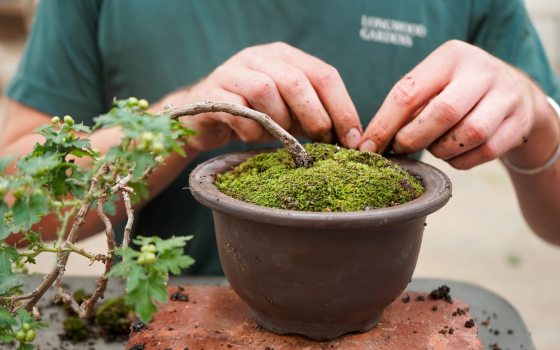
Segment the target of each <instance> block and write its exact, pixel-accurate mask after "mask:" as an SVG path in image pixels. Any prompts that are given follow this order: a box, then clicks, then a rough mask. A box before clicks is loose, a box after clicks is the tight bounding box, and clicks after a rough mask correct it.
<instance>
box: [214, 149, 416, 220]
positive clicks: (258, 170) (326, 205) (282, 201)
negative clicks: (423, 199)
mask: <svg viewBox="0 0 560 350" xmlns="http://www.w3.org/2000/svg"><path fill="white" fill-rule="evenodd" d="M305 149H306V150H307V152H308V153H309V155H310V156H311V157H312V158H313V160H314V164H313V166H312V167H309V168H295V167H294V162H293V160H292V158H291V156H290V155H289V154H288V152H287V151H286V150H284V149H279V150H277V151H275V152H271V153H262V154H259V155H257V156H255V157H252V158H250V159H248V160H247V161H245V162H244V163H242V164H240V165H239V166H237V167H235V168H233V169H231V170H230V171H228V172H226V173H224V174H220V175H218V176H217V178H216V182H215V185H216V186H217V187H218V189H219V190H220V191H222V192H223V193H225V194H227V195H229V196H232V197H234V198H237V199H239V200H242V201H246V202H249V203H253V204H256V205H260V206H265V207H271V208H281V209H290V210H300V211H317V212H321V211H333V212H345V211H361V210H369V209H375V208H384V207H390V206H394V205H398V204H402V203H406V202H409V201H411V200H413V199H415V198H417V197H419V196H420V195H421V194H422V193H423V192H424V188H423V186H422V182H421V181H420V180H418V179H416V178H415V177H414V176H412V175H410V174H409V173H408V172H406V171H405V170H404V169H402V168H401V167H400V166H398V165H397V164H395V163H394V162H392V161H390V160H388V159H387V158H384V157H382V156H380V155H378V154H375V153H368V152H360V151H356V150H350V149H345V148H341V147H338V146H334V145H327V144H318V143H313V144H307V145H305Z"/></svg>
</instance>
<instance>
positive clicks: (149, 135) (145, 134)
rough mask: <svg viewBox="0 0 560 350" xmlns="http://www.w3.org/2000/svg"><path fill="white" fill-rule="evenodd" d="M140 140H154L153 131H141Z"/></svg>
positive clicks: (149, 141)
mask: <svg viewBox="0 0 560 350" xmlns="http://www.w3.org/2000/svg"><path fill="white" fill-rule="evenodd" d="M141 138H142V141H146V142H147V143H151V142H152V141H154V133H152V132H151V131H145V132H143V133H142V136H141Z"/></svg>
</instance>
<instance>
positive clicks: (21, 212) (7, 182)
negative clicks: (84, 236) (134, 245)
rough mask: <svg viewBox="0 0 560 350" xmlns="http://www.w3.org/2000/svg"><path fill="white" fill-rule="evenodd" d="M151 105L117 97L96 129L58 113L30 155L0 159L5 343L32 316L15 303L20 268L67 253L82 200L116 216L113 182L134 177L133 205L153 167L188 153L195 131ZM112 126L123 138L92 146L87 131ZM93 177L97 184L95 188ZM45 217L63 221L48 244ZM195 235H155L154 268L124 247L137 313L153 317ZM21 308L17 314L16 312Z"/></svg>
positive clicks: (186, 261)
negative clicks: (19, 243)
mask: <svg viewBox="0 0 560 350" xmlns="http://www.w3.org/2000/svg"><path fill="white" fill-rule="evenodd" d="M148 106H149V105H148V103H147V101H145V100H140V101H138V100H137V99H136V98H134V97H131V98H129V99H125V100H114V103H113V108H112V109H111V110H110V111H109V112H108V113H107V114H104V115H102V116H99V117H98V118H96V119H95V125H94V126H93V128H90V127H88V126H86V125H83V124H76V123H75V122H74V120H73V119H72V117H70V116H65V117H64V118H60V117H57V116H55V117H53V118H52V120H51V123H48V124H45V125H43V126H41V127H39V128H38V129H36V130H35V133H36V134H38V135H41V136H42V141H41V142H38V143H37V144H36V145H35V146H34V148H33V150H32V151H31V152H30V153H29V154H27V155H25V156H23V157H21V158H20V159H19V160H17V161H14V158H13V157H1V158H0V342H4V341H10V339H13V334H15V333H14V329H15V328H17V327H18V324H19V323H21V321H18V320H20V319H22V318H26V319H27V316H29V317H31V316H30V315H29V314H28V313H25V311H23V309H22V308H20V307H17V306H18V305H17V302H16V303H15V304H13V303H12V302H11V301H9V300H10V297H13V296H15V295H17V294H19V293H21V285H22V283H21V280H20V278H19V277H18V275H17V272H24V271H25V270H26V267H25V264H28V263H35V258H36V256H37V255H39V254H41V253H44V252H52V253H56V254H59V255H60V254H62V253H66V252H68V249H67V248H65V247H64V241H65V240H64V236H65V234H66V232H67V228H68V226H69V223H71V222H72V219H74V217H75V215H76V213H77V212H78V209H79V208H80V207H81V206H83V205H86V206H87V207H88V208H90V209H91V208H92V207H93V206H95V203H96V201H97V199H100V198H102V199H103V201H104V206H103V210H104V212H105V213H106V214H109V215H112V214H114V213H115V205H116V203H117V201H118V200H119V197H118V195H117V194H116V193H114V191H113V190H112V187H113V186H114V185H115V184H116V183H117V182H118V181H119V180H121V179H123V178H125V177H127V176H132V177H131V180H130V181H129V182H128V184H127V186H128V187H131V188H132V189H133V191H134V192H133V193H132V199H133V202H135V201H138V200H139V199H140V198H142V197H147V196H148V190H147V186H146V181H147V175H149V173H150V171H151V170H153V169H155V168H156V167H157V166H158V165H160V164H161V163H162V162H163V161H164V159H165V157H167V156H168V155H170V154H171V153H173V152H176V153H178V154H180V155H181V156H186V155H185V153H184V150H183V146H184V143H185V142H186V141H187V140H188V137H189V136H190V135H193V134H194V132H193V131H192V130H190V129H189V128H187V127H186V126H185V125H184V124H183V123H181V122H180V121H179V120H177V119H173V118H171V117H169V116H168V115H165V114H163V115H156V114H152V113H149V112H148V111H147V108H148ZM108 128H115V129H117V130H120V131H121V132H122V139H121V142H120V143H119V144H117V145H115V146H113V147H111V148H110V149H109V150H108V151H107V152H105V154H104V155H101V154H100V153H99V152H98V151H97V150H95V149H93V148H92V145H91V141H90V139H89V136H90V135H91V134H92V133H93V132H95V131H98V130H100V129H108ZM131 169H132V171H131ZM8 170H9V171H8ZM94 180H95V181H94ZM94 182H95V183H97V187H96V189H95V190H92V188H93V187H92V183H94ZM46 215H52V216H53V217H54V218H56V219H57V220H58V222H59V224H60V225H59V227H58V229H57V234H58V240H57V241H56V242H55V243H54V244H53V245H49V246H47V245H46V244H45V243H44V242H43V241H42V239H41V232H35V231H34V230H36V229H37V226H35V225H36V224H37V223H39V222H40V221H41V220H42V218H43V217H45V216H46ZM14 233H21V234H23V236H24V239H22V240H25V241H26V244H27V248H26V250H25V251H20V252H18V250H17V249H16V248H14V247H12V246H8V245H7V244H6V243H5V240H6V239H7V238H8V237H9V236H10V235H12V234H14ZM189 239H190V238H189V237H181V238H175V239H172V240H170V241H162V240H160V239H157V238H152V239H151V241H150V242H152V243H153V244H154V245H155V246H156V247H157V257H158V261H157V262H156V263H154V264H153V265H151V266H138V264H136V263H135V262H134V261H135V259H136V255H135V254H136V253H135V252H134V251H133V250H131V249H130V248H127V249H124V250H122V251H119V252H118V254H121V255H122V256H123V258H125V259H124V260H123V262H122V263H121V264H117V266H115V267H116V270H115V272H114V273H113V272H112V275H113V276H120V275H121V276H122V275H123V274H122V273H119V271H121V272H122V271H125V270H126V271H129V270H130V271H131V272H132V276H128V277H129V278H128V279H129V286H128V289H129V291H131V293H132V296H131V297H130V298H131V299H130V300H136V301H139V302H140V303H139V306H138V311H139V312H141V316H142V318H143V319H149V318H150V317H151V315H152V314H153V312H154V311H155V306H154V304H153V302H152V298H153V299H154V300H158V301H162V300H163V299H164V294H165V283H166V282H167V276H168V274H169V273H170V272H171V273H179V272H180V270H181V269H182V268H185V267H187V266H189V265H190V264H192V262H193V260H192V259H191V258H189V257H187V256H183V247H184V246H185V244H186V242H187V241H188V240H189ZM144 240H150V239H149V238H141V239H139V240H138V241H139V242H140V244H143V243H142V242H143V241H144ZM86 256H87V255H86ZM126 257H128V258H126ZM16 309H17V310H18V314H17V315H16V314H14V312H13V311H14V310H16ZM26 315H27V316H26ZM18 322H19V323H18ZM26 322H28V321H26ZM28 323H30V322H28ZM30 324H31V323H30ZM33 324H34V325H35V323H33ZM27 345H30V344H25V346H27ZM22 346H23V345H22Z"/></svg>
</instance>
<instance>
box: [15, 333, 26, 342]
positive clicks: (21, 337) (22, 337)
mask: <svg viewBox="0 0 560 350" xmlns="http://www.w3.org/2000/svg"><path fill="white" fill-rule="evenodd" d="M16 340H17V341H19V342H21V343H25V331H23V330H19V331H17V332H16Z"/></svg>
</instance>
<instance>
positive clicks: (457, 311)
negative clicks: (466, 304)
mask: <svg viewBox="0 0 560 350" xmlns="http://www.w3.org/2000/svg"><path fill="white" fill-rule="evenodd" d="M451 315H452V316H463V315H465V310H463V309H461V308H460V307H459V308H457V310H456V311H454V312H453V313H452V314H451Z"/></svg>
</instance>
